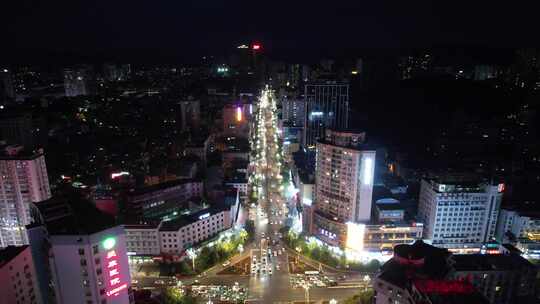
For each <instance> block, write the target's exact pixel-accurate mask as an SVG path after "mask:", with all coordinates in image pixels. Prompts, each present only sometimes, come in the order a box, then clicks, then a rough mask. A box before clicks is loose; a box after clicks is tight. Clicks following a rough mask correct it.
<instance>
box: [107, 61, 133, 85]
mask: <svg viewBox="0 0 540 304" xmlns="http://www.w3.org/2000/svg"><path fill="white" fill-rule="evenodd" d="M130 74H131V65H130V64H121V65H118V64H110V63H107V64H105V65H103V78H105V79H106V80H107V81H126V80H128V79H129V76H130Z"/></svg>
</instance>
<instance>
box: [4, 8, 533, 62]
mask: <svg viewBox="0 0 540 304" xmlns="http://www.w3.org/2000/svg"><path fill="white" fill-rule="evenodd" d="M1 2H2V3H1V4H0V14H1V16H0V31H1V33H0V34H1V35H0V38H1V39H2V42H3V43H2V46H1V48H2V50H1V52H4V53H6V54H7V55H10V56H14V58H19V59H20V57H24V56H28V55H29V54H32V53H33V52H36V51H39V52H40V53H47V51H55V52H58V51H61V52H73V53H80V54H86V55H88V54H99V53H101V54H107V53H110V54H126V55H130V54H136V53H140V54H143V53H144V54H156V55H157V54H160V53H163V54H164V55H165V54H167V55H170V54H175V55H177V56H186V57H189V56H193V55H195V54H197V55H199V54H201V53H220V52H223V51H224V50H226V49H227V48H229V47H234V46H235V45H238V44H239V43H241V42H244V41H251V40H259V41H261V42H263V44H264V45H265V49H266V50H268V51H271V52H274V53H276V54H287V53H290V54H294V55H298V54H309V55H317V54H319V53H323V52H325V51H327V50H341V49H362V48H402V47H429V46H433V45H456V44H457V45H480V46H489V47H515V46H537V45H538V42H539V37H540V36H539V35H538V34H539V30H540V21H539V18H540V14H539V13H538V12H539V11H538V5H534V7H533V6H532V5H528V4H527V3H526V2H525V1H481V0H470V1H430V2H428V1H418V0H408V1H393V2H392V3H391V2H389V1H380V0H372V1H365V0H356V1H337V0H334V1H331V0H325V1H318V0H313V1H297V0H289V1H261V0H252V1H236V0H226V1H225V0H224V1H210V0H198V1H188V0H168V1H166V0H145V1H139V0H131V1H125V0H84V1H81V0H70V1H66V0H47V1H43V0H2V1H1ZM531 3H532V1H531ZM34 55H35V53H34ZM10 56H8V57H4V58H10Z"/></svg>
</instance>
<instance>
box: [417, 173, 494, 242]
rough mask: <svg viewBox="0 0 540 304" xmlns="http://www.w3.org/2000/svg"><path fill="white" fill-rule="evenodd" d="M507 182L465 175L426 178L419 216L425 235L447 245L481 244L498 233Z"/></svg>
mask: <svg viewBox="0 0 540 304" xmlns="http://www.w3.org/2000/svg"><path fill="white" fill-rule="evenodd" d="M503 190H504V186H503V185H502V184H498V185H493V184H491V183H485V182H481V181H478V179H474V178H466V177H462V176H441V177H436V178H429V179H423V180H422V183H421V188H420V202H419V207H418V217H419V219H420V221H421V222H423V223H424V227H425V231H424V237H425V238H426V239H429V240H431V241H432V242H433V244H434V245H436V246H440V247H446V248H465V247H468V248H471V247H480V246H481V245H482V243H486V242H488V241H490V240H492V239H493V238H494V237H495V229H496V224H497V217H498V215H499V209H500V206H501V200H502V195H503Z"/></svg>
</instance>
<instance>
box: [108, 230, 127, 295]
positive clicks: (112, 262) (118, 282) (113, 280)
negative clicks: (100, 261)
mask: <svg viewBox="0 0 540 304" xmlns="http://www.w3.org/2000/svg"><path fill="white" fill-rule="evenodd" d="M102 245H103V248H105V249H106V250H108V251H107V255H106V259H105V265H106V270H105V272H106V273H107V275H108V278H109V279H108V286H109V290H107V292H106V294H107V296H108V297H111V296H114V297H116V296H118V295H119V294H120V292H121V291H122V290H124V289H127V287H128V284H127V283H124V282H122V279H121V278H120V265H119V263H118V254H117V253H116V250H115V249H114V246H116V239H115V238H113V237H108V238H106V239H105V240H103V242H102Z"/></svg>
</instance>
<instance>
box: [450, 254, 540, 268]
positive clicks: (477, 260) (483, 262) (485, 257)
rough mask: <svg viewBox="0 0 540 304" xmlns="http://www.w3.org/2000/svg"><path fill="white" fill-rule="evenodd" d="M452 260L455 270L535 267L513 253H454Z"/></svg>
mask: <svg viewBox="0 0 540 304" xmlns="http://www.w3.org/2000/svg"><path fill="white" fill-rule="evenodd" d="M453 260H454V261H455V262H456V263H455V265H454V268H455V269H456V271H508V270H515V271H519V270H520V269H523V268H534V267H535V266H534V265H533V264H531V262H529V261H528V260H526V259H525V258H523V257H521V256H519V255H515V254H455V255H453Z"/></svg>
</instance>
